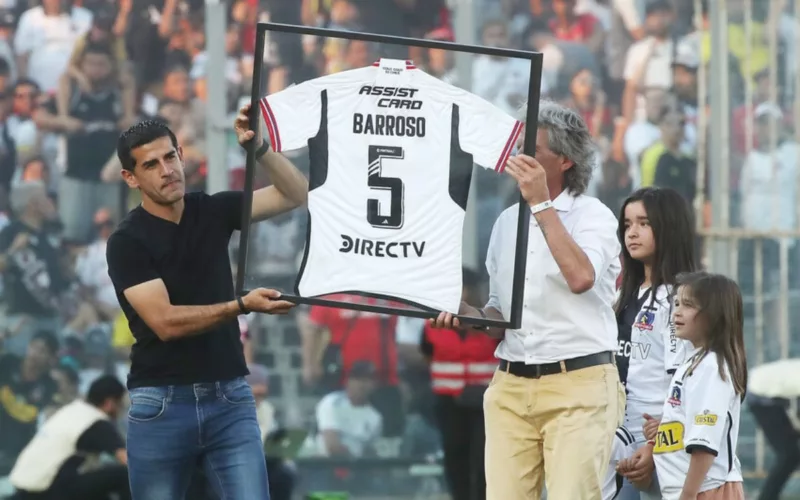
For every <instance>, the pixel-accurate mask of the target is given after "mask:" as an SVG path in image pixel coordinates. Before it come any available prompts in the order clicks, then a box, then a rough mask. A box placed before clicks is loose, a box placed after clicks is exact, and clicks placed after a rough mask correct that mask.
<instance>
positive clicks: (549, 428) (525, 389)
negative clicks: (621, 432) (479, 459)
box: [483, 364, 625, 500]
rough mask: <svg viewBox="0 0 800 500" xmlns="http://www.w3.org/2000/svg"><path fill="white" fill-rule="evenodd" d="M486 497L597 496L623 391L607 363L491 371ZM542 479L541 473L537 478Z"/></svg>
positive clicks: (582, 499) (486, 405) (554, 499)
mask: <svg viewBox="0 0 800 500" xmlns="http://www.w3.org/2000/svg"><path fill="white" fill-rule="evenodd" d="M483 409H484V418H485V421H486V456H485V461H486V500H539V499H540V498H541V496H542V485H543V483H544V484H546V486H547V497H548V500H602V495H601V493H602V491H601V488H602V485H603V481H604V479H605V476H606V473H607V472H608V464H609V460H610V458H611V446H612V442H613V439H614V432H615V431H616V428H617V427H618V426H619V425H620V424H621V423H622V418H623V414H624V412H625V392H624V391H623V389H622V385H621V384H620V382H619V375H618V374H617V368H616V367H615V366H614V365H612V364H606V365H598V366H593V367H590V368H584V369H582V370H575V371H570V372H564V373H559V374H556V375H547V376H544V377H541V378H539V379H530V378H523V377H517V376H515V375H511V374H510V373H506V372H503V371H500V370H498V371H496V372H495V374H494V378H493V379H492V382H491V384H490V385H489V388H488V389H487V390H486V395H485V396H484V400H483ZM543 480H544V481H543Z"/></svg>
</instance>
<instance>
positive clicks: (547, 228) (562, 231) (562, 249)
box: [534, 208, 595, 293]
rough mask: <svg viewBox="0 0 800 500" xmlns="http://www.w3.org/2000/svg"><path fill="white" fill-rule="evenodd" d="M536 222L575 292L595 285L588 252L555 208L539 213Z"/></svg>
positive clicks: (592, 267) (570, 287)
mask: <svg viewBox="0 0 800 500" xmlns="http://www.w3.org/2000/svg"><path fill="white" fill-rule="evenodd" d="M534 217H536V222H538V223H539V229H540V230H541V231H542V234H543V235H544V239H545V241H547V246H548V248H550V253H551V254H552V255H553V258H554V259H555V261H556V264H558V268H559V269H560V270H561V274H563V275H564V279H565V280H567V285H568V286H569V289H570V290H571V291H572V292H573V293H583V292H585V291H587V290H589V289H590V288H592V286H594V279H595V276H594V266H592V262H591V261H590V260H589V257H587V255H586V253H585V252H584V251H583V250H582V249H581V247H579V246H578V244H577V243H575V240H573V239H572V236H570V234H569V233H568V232H567V228H565V227H564V223H563V222H561V219H560V218H559V216H558V213H557V212H556V211H555V209H554V208H549V209H547V210H543V211H541V212H539V213H537V214H536V215H535V216H534Z"/></svg>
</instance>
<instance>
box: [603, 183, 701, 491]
mask: <svg viewBox="0 0 800 500" xmlns="http://www.w3.org/2000/svg"><path fill="white" fill-rule="evenodd" d="M617 234H618V237H619V240H620V243H621V244H622V280H621V286H620V290H619V296H618V299H617V303H616V306H615V310H616V314H617V325H618V330H619V350H618V353H617V366H618V367H619V371H620V378H621V379H622V383H623V384H625V388H626V395H627V404H626V409H625V427H626V428H627V430H629V431H630V433H631V434H632V435H633V438H634V440H635V443H636V444H635V445H634V449H638V448H641V447H642V446H644V445H645V444H646V439H645V436H644V430H643V428H644V425H645V424H646V423H647V422H648V421H651V420H657V419H658V416H659V415H660V413H661V410H662V407H663V405H664V399H665V397H666V395H667V391H668V389H669V383H670V379H671V377H672V373H674V371H675V369H676V368H677V367H678V366H680V363H681V362H682V361H683V353H684V352H685V351H684V346H683V344H684V342H682V341H681V340H679V339H678V338H676V337H675V329H674V325H673V324H672V322H671V321H670V314H671V312H672V293H673V287H674V286H675V285H676V283H677V281H676V280H677V277H678V275H679V274H681V273H686V272H691V271H694V270H695V269H696V265H697V264H696V259H695V231H694V224H693V217H692V212H691V208H690V206H689V204H688V202H687V201H686V200H685V199H684V198H683V197H682V196H681V195H680V194H678V193H677V192H676V191H674V190H672V189H663V188H654V187H648V188H643V189H640V190H638V191H636V192H634V193H633V194H632V195H631V196H629V197H628V199H626V200H625V202H624V203H623V205H622V210H621V213H620V217H619V226H618V230H617ZM646 458H648V457H646ZM653 467H654V466H653V460H652V456H649V460H642V461H640V462H638V464H637V467H636V468H635V469H633V470H630V471H627V473H626V475H625V477H626V481H625V482H624V483H623V482H621V483H622V490H621V491H620V494H619V496H618V498H619V499H620V500H639V499H640V498H641V499H642V500H644V499H649V498H661V497H660V494H659V491H658V487H657V485H655V484H650V485H649V486H648V487H647V488H645V489H644V490H643V491H641V492H640V491H638V490H637V489H636V488H635V487H634V484H639V483H640V482H641V480H642V479H644V478H649V477H650V476H652V473H653ZM648 483H649V482H648Z"/></svg>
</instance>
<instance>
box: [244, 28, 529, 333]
mask: <svg viewBox="0 0 800 500" xmlns="http://www.w3.org/2000/svg"><path fill="white" fill-rule="evenodd" d="M267 32H278V33H293V34H296V35H314V36H317V37H322V38H339V39H345V40H359V41H364V42H372V43H379V44H393V45H403V46H408V47H419V48H424V49H443V50H447V51H451V52H465V53H468V54H475V55H489V56H496V57H504V58H516V59H526V60H529V61H530V62H531V65H530V80H529V87H528V109H527V116H526V126H525V129H524V130H525V135H524V137H525V145H524V149H523V152H524V153H525V154H527V155H530V156H533V155H534V151H535V144H536V133H537V128H538V127H537V125H538V116H539V100H540V98H541V88H540V87H541V80H542V54H541V53H538V52H529V51H523V50H513V49H503V48H496V47H481V46H476V45H465V44H459V43H454V42H444V41H438V40H424V39H418V38H407V37H398V36H390V35H378V34H374V33H357V32H352V31H342V30H332V29H327V28H314V27H308V26H298V25H292V24H281V23H258V25H257V30H256V46H255V58H254V68H253V82H252V90H251V95H250V123H251V124H254V125H251V126H253V127H254V130H255V132H256V134H261V133H262V132H261V130H260V123H261V117H260V114H259V113H260V111H259V101H260V100H261V98H262V95H261V94H262V81H261V77H262V73H263V65H264V62H263V61H264V49H265V41H266V34H267ZM246 151H247V161H246V164H245V181H244V193H245V196H244V206H243V210H242V230H241V235H240V243H239V255H238V259H237V261H238V266H237V276H236V293H237V294H246V293H247V290H245V277H246V274H247V251H248V246H249V241H250V224H251V211H252V206H253V183H254V175H255V165H256V161H255V141H251V142H250V143H249V144H247V145H246ZM519 200H520V203H519V215H518V217H517V240H516V254H515V258H514V280H513V283H512V295H511V311H510V312H509V320H508V321H499V320H494V319H489V318H481V317H474V316H462V315H459V316H457V317H458V318H459V320H460V321H461V322H462V323H465V324H470V325H474V326H480V327H489V328H503V329H518V328H519V327H520V325H521V323H522V308H523V304H522V300H523V292H524V290H523V288H524V282H525V267H526V265H527V253H528V233H529V229H530V217H531V213H530V210H529V208H528V204H527V202H525V200H524V199H523V198H522V196H521V195H520V198H519ZM338 293H345V294H352V295H362V296H371V297H376V296H375V295H373V294H366V293H359V292H355V291H341V292H338ZM282 298H283V299H285V300H288V301H290V302H294V303H296V304H307V305H318V306H327V307H338V308H343V309H353V310H357V311H366V312H374V313H379V314H392V315H398V316H410V317H416V318H425V319H429V318H435V317H436V316H437V315H438V314H439V311H433V310H420V309H402V308H397V307H387V306H380V305H372V304H361V303H353V302H343V301H336V300H328V299H324V298H320V297H302V296H299V295H292V294H285V293H282ZM379 298H384V299H389V300H395V301H398V302H402V301H399V300H397V299H395V298H393V297H379Z"/></svg>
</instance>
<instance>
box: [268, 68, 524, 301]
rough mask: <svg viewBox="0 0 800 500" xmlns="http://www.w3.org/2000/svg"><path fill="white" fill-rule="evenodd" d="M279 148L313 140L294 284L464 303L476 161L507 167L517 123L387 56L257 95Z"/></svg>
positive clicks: (320, 290)
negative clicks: (466, 230) (465, 236)
mask: <svg viewBox="0 0 800 500" xmlns="http://www.w3.org/2000/svg"><path fill="white" fill-rule="evenodd" d="M261 111H262V113H263V114H264V118H265V121H266V124H267V132H268V133H269V138H270V141H271V143H272V145H273V148H274V149H275V150H276V151H279V152H280V151H289V150H293V149H298V148H300V147H303V146H306V145H308V147H309V157H310V161H311V169H310V175H309V195H308V212H309V230H308V236H307V240H306V248H305V255H304V258H303V262H302V265H301V269H300V271H299V273H298V280H297V286H296V289H297V290H296V291H297V293H298V294H299V295H301V296H305V297H312V296H319V295H327V294H332V293H338V292H351V293H352V292H360V293H367V294H376V295H384V296H389V297H393V298H398V299H401V300H404V301H406V302H410V303H412V304H415V305H419V306H424V307H427V308H432V309H434V310H443V311H450V312H453V313H455V312H457V311H458V307H459V304H460V301H461V266H462V258H461V242H462V236H461V233H462V227H463V222H464V213H465V208H466V202H467V195H468V192H469V183H470V179H471V174H472V165H473V162H474V163H477V164H478V165H481V166H482V167H484V168H487V169H492V170H495V171H497V172H502V171H503V169H504V167H505V163H506V160H507V158H508V156H509V154H510V153H511V150H512V148H513V147H514V145H515V143H516V140H517V137H518V135H519V133H520V130H521V129H522V124H521V123H520V122H519V121H517V120H516V119H514V118H512V117H511V116H509V115H507V114H506V113H504V112H503V111H501V110H499V109H497V108H495V107H494V106H492V105H491V104H490V103H488V102H487V101H485V100H483V99H481V98H479V97H477V96H475V95H473V94H470V93H469V92H467V91H465V90H462V89H459V88H457V87H454V86H452V85H449V84H446V83H444V82H442V81H440V80H438V79H436V78H434V77H432V76H430V75H428V74H426V73H424V72H422V71H421V70H419V69H416V68H415V67H414V66H413V64H411V63H410V62H408V61H401V60H393V59H381V60H380V61H379V62H377V63H375V64H374V65H372V66H370V67H366V68H360V69H355V70H350V71H344V72H341V73H336V74H333V75H330V76H324V77H321V78H317V79H314V80H310V81H307V82H304V83H301V84H299V85H296V86H293V87H290V88H287V89H286V90H283V91H281V92H278V93H276V94H273V95H270V96H267V97H265V98H263V99H262V100H261Z"/></svg>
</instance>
